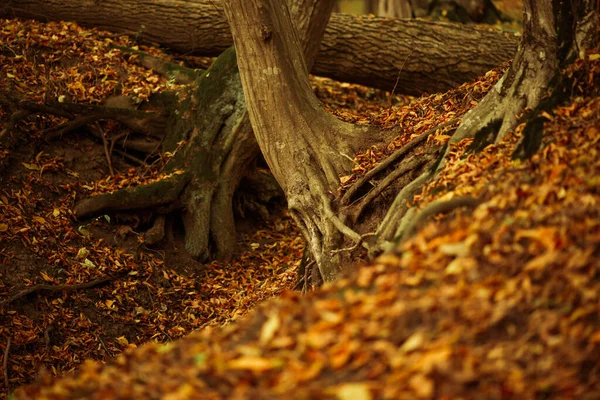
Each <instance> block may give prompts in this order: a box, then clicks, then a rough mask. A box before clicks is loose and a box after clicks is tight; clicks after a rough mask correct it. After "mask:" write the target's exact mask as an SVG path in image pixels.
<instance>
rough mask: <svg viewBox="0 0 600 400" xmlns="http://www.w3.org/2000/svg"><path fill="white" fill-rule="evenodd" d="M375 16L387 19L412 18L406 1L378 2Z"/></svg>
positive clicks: (388, 0) (380, 0) (390, 0)
mask: <svg viewBox="0 0 600 400" xmlns="http://www.w3.org/2000/svg"><path fill="white" fill-rule="evenodd" d="M377 16H379V17H387V18H412V16H413V12H412V7H411V5H410V2H409V1H408V0H379V1H378V4H377Z"/></svg>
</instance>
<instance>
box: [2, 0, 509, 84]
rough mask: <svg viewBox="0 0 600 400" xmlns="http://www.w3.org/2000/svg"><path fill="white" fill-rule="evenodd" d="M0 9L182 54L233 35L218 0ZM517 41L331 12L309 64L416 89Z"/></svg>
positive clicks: (497, 58)
mask: <svg viewBox="0 0 600 400" xmlns="http://www.w3.org/2000/svg"><path fill="white" fill-rule="evenodd" d="M0 14H1V15H2V16H4V17H20V18H35V19H40V20H48V19H50V20H56V21H75V22H77V23H79V24H81V25H83V26H93V27H98V28H101V29H106V30H109V31H112V32H117V33H124V34H129V35H132V36H135V37H139V38H140V39H141V40H144V41H146V42H151V43H158V44H160V45H162V46H164V47H167V48H170V49H172V50H175V51H179V52H182V53H186V54H197V55H213V56H214V55H218V54H220V53H221V52H223V51H224V50H225V49H227V48H228V47H229V46H231V44H232V43H233V42H232V39H231V34H230V31H229V26H228V25H227V22H226V21H225V18H224V14H223V11H222V8H221V3H220V2H219V1H218V0H214V1H213V0H211V1H208V0H203V1H197V2H191V1H181V0H103V1H101V2H97V1H91V0H85V1H77V0H20V1H18V2H14V1H12V0H0ZM516 46H517V40H516V38H515V37H513V36H511V35H508V34H503V33H500V32H498V31H496V30H486V29H477V28H474V27H467V26H462V25H456V24H449V23H440V22H428V21H421V20H391V19H386V18H368V17H359V16H351V15H347V14H333V16H332V18H331V21H330V23H329V25H328V26H327V29H326V32H325V36H324V38H323V42H322V44H321V46H320V50H319V53H318V55H317V58H316V60H315V63H314V66H313V68H312V70H311V72H312V73H314V74H316V75H320V76H326V77H330V78H333V79H337V80H340V81H345V82H355V83H360V84H364V85H367V86H372V87H377V88H381V89H385V90H392V89H393V88H396V92H397V93H405V94H411V95H420V94H423V93H434V92H439V91H445V90H448V89H451V88H453V87H455V86H457V85H458V84H461V83H463V82H466V81H470V80H473V79H475V78H476V77H477V76H479V75H482V74H484V73H485V72H487V71H488V70H489V69H491V68H493V67H495V66H497V65H499V64H501V63H502V62H503V61H506V60H508V59H509V58H511V57H512V56H513V55H514V52H515V50H516Z"/></svg>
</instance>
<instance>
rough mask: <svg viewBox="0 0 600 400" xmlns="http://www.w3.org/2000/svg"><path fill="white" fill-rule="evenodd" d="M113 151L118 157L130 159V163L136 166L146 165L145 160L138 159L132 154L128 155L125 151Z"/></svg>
mask: <svg viewBox="0 0 600 400" xmlns="http://www.w3.org/2000/svg"><path fill="white" fill-rule="evenodd" d="M113 151H114V152H115V153H117V154H118V155H120V156H121V157H124V158H126V159H128V160H129V161H133V162H134V163H136V164H139V165H144V164H146V162H145V161H144V160H142V159H140V158H137V157H136V156H132V155H131V154H127V153H125V152H124V151H123V150H119V149H114V150H113Z"/></svg>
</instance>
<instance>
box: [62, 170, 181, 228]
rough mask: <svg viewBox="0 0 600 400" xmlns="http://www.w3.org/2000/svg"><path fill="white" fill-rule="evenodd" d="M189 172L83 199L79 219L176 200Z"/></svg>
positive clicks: (78, 209) (76, 208)
mask: <svg viewBox="0 0 600 400" xmlns="http://www.w3.org/2000/svg"><path fill="white" fill-rule="evenodd" d="M188 179H189V178H188V174H187V173H180V174H173V175H171V176H170V177H169V178H167V179H163V180H160V181H156V182H152V183H149V184H147V185H142V186H136V187H131V188H126V189H121V190H118V191H116V192H111V193H103V194H99V195H96V196H93V197H90V198H88V199H84V200H82V201H81V202H80V203H79V204H77V206H75V210H74V211H75V216H76V217H77V218H78V219H81V218H84V217H87V216H89V215H92V214H97V213H99V212H104V211H119V210H131V209H142V208H149V207H155V206H159V205H163V204H167V203H171V202H174V201H176V200H177V199H178V198H179V195H180V194H181V192H182V190H183V189H184V187H185V185H186V184H187V182H188Z"/></svg>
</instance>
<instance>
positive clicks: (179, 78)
mask: <svg viewBox="0 0 600 400" xmlns="http://www.w3.org/2000/svg"><path fill="white" fill-rule="evenodd" d="M110 47H111V48H113V49H117V50H121V51H122V52H123V53H126V54H131V55H134V56H137V57H138V59H139V64H140V65H141V66H143V67H146V68H148V69H151V70H153V71H154V72H157V73H159V74H161V75H163V76H165V77H166V78H167V79H169V80H172V81H173V82H174V83H176V84H178V85H188V84H190V83H192V82H193V81H195V80H196V79H198V78H199V77H200V75H202V74H203V73H204V72H205V71H204V70H201V69H192V68H186V67H182V66H181V65H179V64H176V63H173V62H169V61H166V60H163V59H162V58H159V57H156V56H153V55H151V54H148V53H144V52H143V51H139V50H134V49H132V48H130V47H126V46H118V45H116V44H111V45H110Z"/></svg>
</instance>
